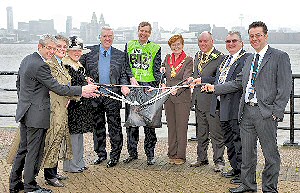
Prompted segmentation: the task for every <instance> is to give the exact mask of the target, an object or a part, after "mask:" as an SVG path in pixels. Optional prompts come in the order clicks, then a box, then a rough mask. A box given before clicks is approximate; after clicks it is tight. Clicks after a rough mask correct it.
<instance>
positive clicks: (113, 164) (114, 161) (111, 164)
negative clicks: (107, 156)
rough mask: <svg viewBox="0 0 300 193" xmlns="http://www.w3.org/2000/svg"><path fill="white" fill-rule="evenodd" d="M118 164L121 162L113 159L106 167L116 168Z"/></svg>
mask: <svg viewBox="0 0 300 193" xmlns="http://www.w3.org/2000/svg"><path fill="white" fill-rule="evenodd" d="M118 162H119V160H117V159H111V160H109V161H108V162H107V165H106V167H108V168H111V167H114V166H116V165H117V164H118Z"/></svg>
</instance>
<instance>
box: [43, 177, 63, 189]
mask: <svg viewBox="0 0 300 193" xmlns="http://www.w3.org/2000/svg"><path fill="white" fill-rule="evenodd" d="M46 184H47V185H50V186H54V187H64V185H63V184H62V183H60V182H59V180H58V179H57V178H53V179H46Z"/></svg>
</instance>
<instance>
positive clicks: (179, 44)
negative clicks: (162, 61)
mask: <svg viewBox="0 0 300 193" xmlns="http://www.w3.org/2000/svg"><path fill="white" fill-rule="evenodd" d="M181 45H182V44H181V43H176V44H175V43H174V44H171V47H172V48H179V47H180V46H181Z"/></svg>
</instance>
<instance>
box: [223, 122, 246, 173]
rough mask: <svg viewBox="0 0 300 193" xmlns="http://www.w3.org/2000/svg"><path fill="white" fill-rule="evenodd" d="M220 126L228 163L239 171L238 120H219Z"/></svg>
mask: <svg viewBox="0 0 300 193" xmlns="http://www.w3.org/2000/svg"><path fill="white" fill-rule="evenodd" d="M221 128H222V130H223V131H224V143H225V146H226V147H227V156H228V160H229V162H230V165H231V167H232V168H233V170H234V171H235V172H237V173H241V164H242V143H241V136H240V127H239V125H238V120H237V119H234V120H230V121H221Z"/></svg>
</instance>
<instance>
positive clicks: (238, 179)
mask: <svg viewBox="0 0 300 193" xmlns="http://www.w3.org/2000/svg"><path fill="white" fill-rule="evenodd" d="M230 183H231V184H235V185H240V184H242V181H241V179H240V176H236V177H235V178H233V179H232V180H230Z"/></svg>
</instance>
